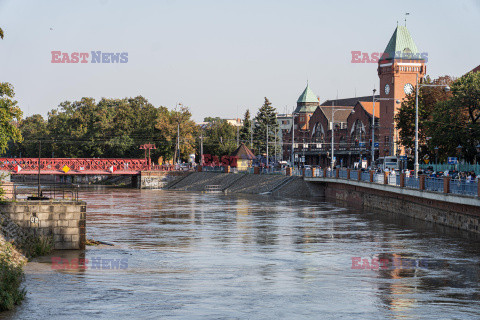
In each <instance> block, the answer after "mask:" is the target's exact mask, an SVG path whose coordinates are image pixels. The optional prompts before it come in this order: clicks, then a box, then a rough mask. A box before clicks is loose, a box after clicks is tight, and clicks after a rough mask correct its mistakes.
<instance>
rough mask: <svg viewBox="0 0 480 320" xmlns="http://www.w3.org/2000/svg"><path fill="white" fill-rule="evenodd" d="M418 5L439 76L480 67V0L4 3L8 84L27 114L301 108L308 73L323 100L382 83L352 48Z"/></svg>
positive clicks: (413, 28) (2, 47) (380, 45)
mask: <svg viewBox="0 0 480 320" xmlns="http://www.w3.org/2000/svg"><path fill="white" fill-rule="evenodd" d="M407 12H408V13H409V15H408V16H406V17H407V22H406V24H407V28H408V29H409V30H410V33H411V35H412V37H413V39H414V41H415V43H416V45H417V47H418V49H419V51H420V52H426V53H428V63H427V74H429V75H430V76H431V77H433V78H435V77H438V76H442V75H450V76H461V75H463V74H465V73H466V72H468V71H470V70H471V69H473V68H474V67H476V66H478V65H479V64H480V59H479V52H480V41H479V30H480V0H458V1H450V0H439V1H418V0H415V1H411V0H404V1H397V2H392V1H348V0H347V1H320V0H316V1H314V0H310V1H309V0H290V1H285V0H256V1H250V0H242V1H230V0H217V1H211V0H202V1H198V0H197V1H193V0H192V1H187V0H185V1H181V0H176V1H174V0H157V1H142V0H137V1H121V0H115V1H114V0H91V1H88V0H87V1H65V0H62V1H23V0H15V1H13V0H0V27H1V28H2V29H3V31H4V33H5V37H4V39H3V40H0V82H10V83H11V84H13V86H14V87H15V92H16V100H17V101H18V103H19V106H20V107H21V108H22V110H23V111H24V115H25V116H29V115H32V114H37V113H38V114H42V115H43V116H46V115H47V113H48V111H49V110H51V109H54V108H56V107H57V106H58V105H59V104H60V103H61V102H63V101H66V100H68V101H76V100H80V99H81V98H82V97H93V98H95V99H96V100H97V101H98V100H99V99H101V98H102V97H105V98H124V97H135V96H138V95H142V96H144V97H145V98H147V99H148V100H149V101H150V102H151V103H152V104H153V105H155V106H157V107H158V106H166V107H168V108H174V107H175V106H176V105H177V103H182V104H183V105H185V106H188V107H189V108H190V111H191V112H192V114H193V118H194V119H195V120H196V121H202V119H203V118H204V117H206V116H219V117H222V118H235V117H237V115H238V117H243V114H244V112H245V111H246V110H247V109H250V111H251V112H252V113H253V114H255V113H256V112H257V110H258V108H259V107H260V106H261V105H262V104H263V101H264V97H267V98H268V99H269V100H270V101H271V102H272V104H273V106H274V107H276V108H277V111H278V112H280V113H284V112H285V110H287V111H288V112H291V111H292V109H293V107H294V106H295V105H296V101H297V99H298V96H299V95H300V94H301V93H302V91H303V90H304V88H305V86H306V83H307V81H308V83H309V85H310V87H311V88H312V90H313V91H314V92H315V94H317V95H318V96H319V97H320V100H321V101H325V100H327V99H335V98H336V97H337V96H338V98H347V97H354V96H364V95H370V94H371V92H372V89H373V88H377V89H378V86H379V79H378V75H377V64H375V63H352V62H351V60H352V53H351V52H352V51H361V52H368V53H372V52H383V50H384V49H385V47H386V45H387V43H388V41H389V39H390V37H391V36H392V33H393V32H394V30H395V28H396V26H397V21H398V23H399V24H401V25H404V24H405V21H404V19H405V13H407ZM52 51H61V52H65V53H68V54H69V56H70V54H71V53H74V52H88V53H90V52H91V51H101V52H103V53H123V52H126V53H127V54H128V62H127V63H91V59H92V58H91V56H90V57H89V58H88V59H87V61H89V62H88V63H52V62H51V61H52ZM70 57H71V56H70Z"/></svg>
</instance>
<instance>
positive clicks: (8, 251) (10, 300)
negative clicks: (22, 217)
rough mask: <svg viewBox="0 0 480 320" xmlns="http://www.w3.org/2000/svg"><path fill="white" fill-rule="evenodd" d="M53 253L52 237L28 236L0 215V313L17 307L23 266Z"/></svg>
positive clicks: (20, 297)
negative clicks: (31, 259) (35, 258)
mask: <svg viewBox="0 0 480 320" xmlns="http://www.w3.org/2000/svg"><path fill="white" fill-rule="evenodd" d="M52 250H53V237H52V236H43V235H41V236H37V235H35V234H32V233H30V232H28V231H26V230H24V229H22V228H21V227H20V226H18V225H17V224H16V223H14V222H13V221H12V220H11V219H10V218H8V217H7V216H5V215H3V214H1V213H0V311H5V310H10V309H12V308H13V307H14V306H15V305H18V304H20V303H21V301H22V300H23V299H24V297H25V294H26V291H25V289H24V288H21V283H22V280H23V278H24V274H23V270H22V268H23V266H24V265H25V263H26V262H27V257H28V258H34V257H38V256H42V255H47V254H49V253H50V252H51V251H52Z"/></svg>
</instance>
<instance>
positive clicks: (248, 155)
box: [231, 143, 257, 160]
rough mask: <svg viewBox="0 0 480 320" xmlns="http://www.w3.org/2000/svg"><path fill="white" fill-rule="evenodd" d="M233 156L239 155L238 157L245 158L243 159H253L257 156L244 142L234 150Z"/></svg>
mask: <svg viewBox="0 0 480 320" xmlns="http://www.w3.org/2000/svg"><path fill="white" fill-rule="evenodd" d="M231 156H233V157H238V159H243V160H253V159H256V158H257V157H255V155H254V154H253V152H252V151H251V150H250V149H248V148H247V146H246V145H245V144H244V143H242V144H240V146H239V147H238V148H237V150H235V151H233V152H232V154H231Z"/></svg>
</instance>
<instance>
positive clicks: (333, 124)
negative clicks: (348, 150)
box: [331, 107, 355, 171]
mask: <svg viewBox="0 0 480 320" xmlns="http://www.w3.org/2000/svg"><path fill="white" fill-rule="evenodd" d="M351 110H352V111H351V113H350V114H354V113H355V110H353V109H351ZM337 111H350V109H333V107H332V130H331V131H332V161H331V166H332V171H333V167H334V160H333V156H334V154H333V144H334V137H335V135H334V133H335V120H334V119H335V118H334V116H335V112H337Z"/></svg>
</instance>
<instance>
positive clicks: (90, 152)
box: [0, 83, 277, 161]
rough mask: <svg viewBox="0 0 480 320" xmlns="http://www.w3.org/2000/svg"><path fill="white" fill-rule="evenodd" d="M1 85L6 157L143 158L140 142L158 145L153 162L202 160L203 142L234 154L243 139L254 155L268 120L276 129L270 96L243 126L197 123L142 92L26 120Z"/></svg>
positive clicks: (1, 140)
mask: <svg viewBox="0 0 480 320" xmlns="http://www.w3.org/2000/svg"><path fill="white" fill-rule="evenodd" d="M0 85H1V86H0V90H1V92H0V93H2V96H1V97H0V103H1V106H2V108H3V109H4V110H8V112H3V113H2V114H0V121H1V123H2V127H1V129H0V154H3V155H4V156H11V157H38V155H39V151H40V149H41V156H42V157H56V158H82V157H85V158H92V157H94V158H142V157H143V156H144V150H140V149H139V147H140V145H141V144H144V143H155V145H156V148H157V149H156V150H152V158H153V159H154V160H156V159H158V158H161V159H163V160H164V161H165V160H171V159H178V158H180V160H181V161H188V158H189V155H190V154H196V155H197V161H198V159H199V158H198V156H199V154H200V145H201V144H203V152H204V154H212V155H217V156H223V155H229V154H231V153H232V152H233V151H234V150H235V149H236V148H237V143H242V142H243V143H246V144H247V145H248V146H249V147H251V148H253V149H254V151H255V152H256V153H261V152H265V140H266V127H267V124H268V126H269V139H270V141H273V140H274V138H275V137H274V132H275V128H276V127H277V122H276V115H275V113H276V112H275V108H273V107H272V105H271V103H270V101H269V100H268V99H267V98H265V102H264V104H263V106H262V107H261V108H260V109H259V111H258V113H257V116H256V117H255V125H254V126H252V121H253V119H251V118H250V112H249V110H247V112H246V113H245V119H244V121H243V126H241V127H240V128H237V127H235V126H233V125H231V124H229V123H228V122H227V121H226V120H224V119H220V118H205V121H207V122H208V123H207V124H206V125H197V124H196V123H195V122H194V121H193V120H192V114H191V113H190V111H189V109H188V108H187V107H186V106H183V105H179V106H177V107H176V108H173V109H168V108H166V107H163V106H160V107H155V106H154V105H152V104H151V103H150V102H149V101H148V100H147V99H145V98H144V97H142V96H138V97H134V98H123V99H108V98H102V99H101V100H100V101H98V102H96V101H95V100H94V99H93V98H82V99H80V100H79V101H73V102H71V101H65V102H62V103H60V104H59V106H58V107H57V108H54V109H52V110H51V111H50V112H48V115H47V117H46V118H44V117H42V116H41V115H39V114H35V115H31V116H28V117H26V118H24V119H23V118H22V112H21V110H20V108H19V107H18V106H17V102H16V101H14V100H13V96H14V92H13V87H12V86H11V85H10V84H8V83H1V84H0ZM252 133H253V135H252ZM252 136H253V146H252V145H251V143H250V142H251V140H252ZM177 141H179V142H180V143H179V144H178V143H177ZM40 144H41V148H40ZM178 151H179V157H177V152H178Z"/></svg>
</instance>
